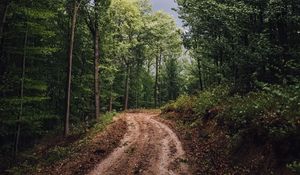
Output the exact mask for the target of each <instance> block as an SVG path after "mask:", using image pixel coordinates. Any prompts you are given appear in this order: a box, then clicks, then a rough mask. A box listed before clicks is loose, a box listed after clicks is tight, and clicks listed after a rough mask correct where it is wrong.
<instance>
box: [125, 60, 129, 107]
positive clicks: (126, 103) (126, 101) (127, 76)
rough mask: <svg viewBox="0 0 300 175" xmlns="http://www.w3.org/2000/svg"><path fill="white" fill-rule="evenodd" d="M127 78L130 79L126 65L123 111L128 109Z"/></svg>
mask: <svg viewBox="0 0 300 175" xmlns="http://www.w3.org/2000/svg"><path fill="white" fill-rule="evenodd" d="M129 77H130V67H129V65H126V80H125V104H124V110H125V111H127V109H128V96H129Z"/></svg>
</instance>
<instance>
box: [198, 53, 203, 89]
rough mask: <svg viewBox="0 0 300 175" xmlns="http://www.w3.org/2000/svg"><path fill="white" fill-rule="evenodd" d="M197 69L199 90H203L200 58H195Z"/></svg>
mask: <svg viewBox="0 0 300 175" xmlns="http://www.w3.org/2000/svg"><path fill="white" fill-rule="evenodd" d="M197 67H198V79H199V87H200V90H201V91H202V90H203V81H202V65H201V60H200V58H197Z"/></svg>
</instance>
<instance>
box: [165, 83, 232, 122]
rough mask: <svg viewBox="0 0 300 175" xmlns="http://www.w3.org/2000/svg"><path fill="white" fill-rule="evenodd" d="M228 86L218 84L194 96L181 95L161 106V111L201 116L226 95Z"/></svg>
mask: <svg viewBox="0 0 300 175" xmlns="http://www.w3.org/2000/svg"><path fill="white" fill-rule="evenodd" d="M228 93H229V87H228V86H222V87H221V86H218V87H216V88H211V89H209V90H205V91H201V92H199V93H198V94H197V95H196V96H189V95H182V96H180V97H179V98H178V99H177V100H176V101H173V102H170V103H168V104H166V105H165V106H164V107H162V111H163V112H169V111H176V112H182V113H185V112H192V113H195V114H196V115H198V116H203V115H204V114H205V113H207V111H208V110H210V109H211V108H213V107H215V106H218V105H219V104H220V103H221V102H222V101H223V100H224V99H226V98H227V97H228Z"/></svg>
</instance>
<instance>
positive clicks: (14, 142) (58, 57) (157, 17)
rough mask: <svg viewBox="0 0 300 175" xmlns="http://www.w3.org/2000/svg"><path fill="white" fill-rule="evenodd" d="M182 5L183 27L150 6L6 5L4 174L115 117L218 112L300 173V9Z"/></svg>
mask: <svg viewBox="0 0 300 175" xmlns="http://www.w3.org/2000/svg"><path fill="white" fill-rule="evenodd" d="M177 3H178V5H179V9H177V10H176V11H177V12H178V13H179V15H180V17H181V19H182V20H183V22H184V28H178V27H177V26H176V23H175V21H174V19H173V18H172V17H171V16H170V15H168V14H166V13H165V12H162V11H160V12H153V11H152V8H151V5H150V2H149V1H148V0H94V1H89V0H59V1H58V0H26V1H25V0H1V2H0V58H1V59H0V97H1V99H0V124H1V125H0V143H1V144H0V157H1V158H0V161H1V162H4V160H9V161H6V163H5V164H1V165H0V166H3V167H0V168H2V169H3V168H7V166H9V165H11V164H12V162H16V160H17V159H18V156H19V153H20V152H23V151H25V150H27V149H29V148H31V147H32V146H33V145H34V144H36V143H38V142H39V140H40V139H41V138H43V137H45V136H48V135H54V134H57V133H60V134H61V135H62V134H63V135H65V136H68V135H72V134H73V133H75V132H84V131H85V130H86V128H89V127H90V126H91V125H93V123H94V121H95V120H97V119H98V118H101V116H102V115H103V114H104V113H106V112H112V111H123V110H128V109H138V108H160V107H162V106H163V105H165V104H167V105H166V106H164V107H163V111H164V112H169V111H176V112H181V113H188V114H189V115H192V116H193V117H195V118H193V122H194V121H197V119H199V118H203V117H204V118H205V117H208V116H210V115H209V114H210V113H211V111H214V110H215V111H217V113H218V115H217V120H218V123H219V125H222V126H223V127H224V128H227V129H228V128H229V129H228V130H229V131H230V134H231V135H232V136H237V135H238V136H240V135H239V134H241V133H242V134H244V135H242V137H243V136H245V137H247V138H250V136H249V135H251V138H252V136H253V137H257V138H259V140H267V141H268V142H270V143H271V145H280V146H282V147H278V148H276V150H277V152H278V154H279V155H280V156H281V157H280V158H282V162H281V163H283V164H284V165H287V166H288V167H289V168H290V169H291V170H293V171H298V172H299V167H300V165H299V162H300V155H299V151H297V149H296V148H297V147H298V148H299V146H300V136H299V124H300V120H299V117H300V113H299V112H300V110H299V109H300V1H298V0H254V1H253V0H201V1H200V0H177ZM178 97H179V98H178ZM177 98H178V100H177V101H176V99H177ZM170 101H173V102H170ZM168 102H170V103H168ZM212 109H213V110H212ZM247 134H248V135H247ZM262 142H263V141H262ZM260 143H261V142H260ZM282 150H284V151H282ZM203 173H209V172H203Z"/></svg>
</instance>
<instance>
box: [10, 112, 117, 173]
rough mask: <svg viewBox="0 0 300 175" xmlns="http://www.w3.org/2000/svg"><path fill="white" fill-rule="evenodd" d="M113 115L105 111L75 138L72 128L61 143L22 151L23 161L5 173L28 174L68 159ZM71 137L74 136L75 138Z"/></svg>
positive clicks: (104, 125)
mask: <svg viewBox="0 0 300 175" xmlns="http://www.w3.org/2000/svg"><path fill="white" fill-rule="evenodd" d="M115 115H116V113H106V114H104V115H102V116H101V117H100V119H99V120H98V121H95V122H94V123H93V126H92V127H91V128H89V129H88V130H87V132H86V133H85V134H84V135H83V136H81V137H78V138H77V137H76V136H77V135H78V130H77V129H73V132H72V133H71V135H70V136H69V137H68V138H65V139H64V140H63V141H62V143H57V144H55V143H54V145H51V146H49V148H46V149H45V150H44V149H42V151H41V150H39V147H45V145H43V143H42V144H41V145H37V146H36V147H35V148H34V149H32V150H29V151H27V152H24V153H23V154H22V155H21V157H22V158H21V159H23V160H25V161H23V162H21V163H20V164H19V165H17V166H15V167H13V168H11V169H9V170H7V171H6V173H7V174H14V175H21V174H30V172H36V171H39V169H41V168H42V167H45V166H48V165H51V164H53V163H56V162H60V161H62V160H65V159H68V158H69V157H70V156H72V155H73V154H74V153H76V152H78V151H79V150H81V149H82V148H84V147H85V146H86V145H87V144H89V143H90V141H91V140H92V138H94V136H95V135H96V134H97V133H99V132H101V131H103V130H104V129H105V128H106V127H107V126H108V125H109V124H111V123H112V121H113V117H114V116H115ZM72 137H75V138H74V139H75V140H74V139H73V138H72ZM46 147H47V146H46Z"/></svg>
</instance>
